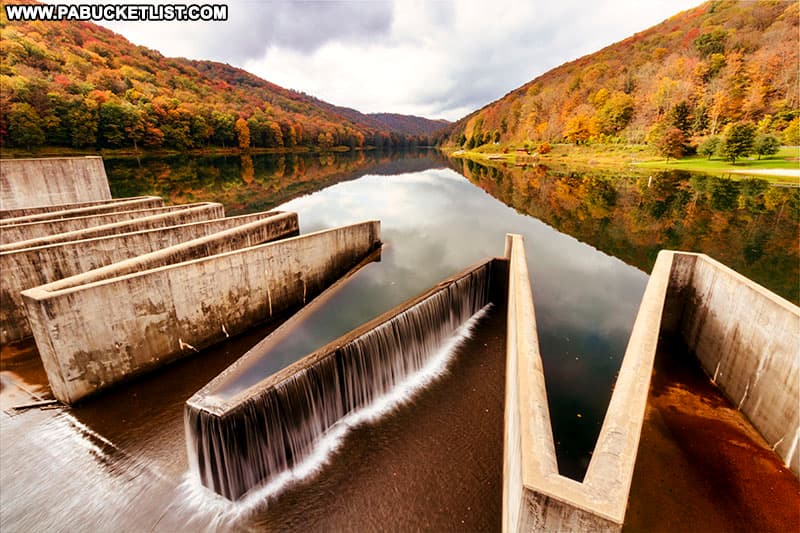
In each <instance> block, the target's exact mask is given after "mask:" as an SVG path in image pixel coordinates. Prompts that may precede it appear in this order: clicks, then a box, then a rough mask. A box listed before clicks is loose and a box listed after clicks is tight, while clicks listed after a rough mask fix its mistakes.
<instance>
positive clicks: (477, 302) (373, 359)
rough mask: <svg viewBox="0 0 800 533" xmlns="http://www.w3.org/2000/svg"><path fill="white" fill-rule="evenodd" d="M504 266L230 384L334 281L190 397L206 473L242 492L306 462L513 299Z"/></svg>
mask: <svg viewBox="0 0 800 533" xmlns="http://www.w3.org/2000/svg"><path fill="white" fill-rule="evenodd" d="M506 268H507V265H506V261H505V260H503V259H488V260H486V261H483V262H481V263H479V264H477V265H475V266H473V267H470V268H468V269H466V270H464V271H462V272H460V273H458V274H455V275H453V276H451V277H450V278H448V279H446V280H444V281H442V282H440V283H439V284H437V285H436V286H435V287H433V288H431V289H429V290H428V291H426V292H425V293H423V294H421V295H419V296H417V297H415V298H412V299H411V300H408V301H406V302H404V303H402V304H400V305H398V306H397V307H395V308H394V309H392V310H390V311H387V312H386V313H384V314H382V315H381V316H379V317H377V318H374V319H373V320H370V321H369V322H367V323H366V324H363V325H362V326H360V327H358V328H356V329H355V330H353V331H351V332H349V333H347V334H345V335H344V336H342V337H340V338H338V339H336V340H334V341H332V342H330V343H329V344H327V345H326V346H323V347H321V348H319V349H318V350H316V351H315V352H313V353H312V354H309V355H306V356H305V357H303V358H302V359H300V360H298V361H296V362H295V363H293V364H290V365H289V366H287V367H285V368H283V369H282V370H279V371H278V372H276V373H274V374H272V375H271V376H265V377H264V378H263V379H260V380H257V382H255V383H254V384H253V385H250V386H248V387H247V388H245V389H244V390H241V391H239V390H238V387H233V389H234V390H236V392H232V393H231V392H227V391H228V388H229V385H230V384H231V383H230V382H231V381H236V380H237V379H238V378H239V377H240V376H241V375H242V374H243V373H247V372H248V371H250V370H251V368H250V367H251V366H252V365H253V364H255V363H257V361H258V360H259V359H260V358H261V357H269V350H270V347H271V346H273V345H274V344H275V343H276V342H280V340H281V338H282V336H283V335H288V334H291V332H292V331H293V329H294V328H295V326H296V325H298V324H300V323H301V322H302V321H303V320H305V317H306V316H310V315H312V314H313V312H314V307H315V306H318V305H321V304H322V303H324V301H325V299H326V298H327V297H328V296H330V293H331V292H332V291H335V290H337V289H338V287H337V286H334V287H331V288H330V289H328V290H327V291H326V292H325V293H323V294H322V295H320V296H319V297H318V298H317V299H316V300H315V301H314V302H312V303H311V304H309V305H308V306H306V307H305V308H304V309H303V310H301V311H300V312H299V313H298V314H297V315H295V316H293V317H292V318H291V319H290V321H289V322H287V323H286V324H284V325H282V326H281V328H279V329H278V330H275V331H274V332H273V333H272V334H270V335H269V336H268V337H267V338H265V339H264V340H263V341H262V342H261V343H259V344H258V345H256V346H255V347H253V348H252V349H251V350H250V351H249V352H248V353H247V354H245V355H244V356H242V358H240V359H239V360H238V361H237V362H236V363H234V365H232V366H231V367H229V368H228V369H226V370H225V371H224V372H223V373H222V374H220V375H219V376H217V377H216V378H215V379H214V380H212V381H211V382H210V383H209V384H208V385H206V386H205V387H204V388H203V389H201V390H200V391H198V392H197V393H196V394H195V395H194V396H192V398H190V399H189V401H188V402H187V404H186V410H185V421H186V439H187V448H188V454H189V463H190V465H191V468H192V471H193V473H194V474H195V475H196V476H197V477H198V481H200V482H201V483H202V484H203V485H205V486H206V487H208V488H210V489H212V490H214V491H216V492H218V493H219V494H222V495H224V496H225V497H227V498H230V499H238V498H240V497H241V496H243V495H244V494H245V493H247V491H249V490H250V489H253V488H255V487H258V486H260V485H263V484H264V483H267V482H269V481H270V480H271V479H274V478H275V477H277V476H280V475H281V474H282V473H285V472H287V471H288V470H289V469H291V468H292V467H294V466H296V465H298V464H299V463H300V462H301V461H302V460H304V459H305V458H306V457H308V456H309V455H311V454H312V453H313V452H314V449H315V446H317V445H318V442H319V440H320V439H322V438H323V436H324V435H325V433H326V431H328V430H329V429H330V428H331V427H332V426H333V425H334V424H336V423H337V422H338V421H339V420H341V419H342V418H344V417H345V416H347V415H348V414H349V413H352V412H354V411H356V410H358V409H360V408H363V407H366V406H368V405H370V404H371V403H372V402H373V401H374V400H376V399H377V398H379V397H381V396H382V395H384V394H387V393H389V392H391V391H392V390H393V389H394V388H395V387H396V386H397V385H399V384H400V383H401V382H402V381H403V380H405V379H408V378H409V377H410V376H412V375H413V374H414V373H416V372H419V371H420V370H421V369H422V368H423V367H425V365H426V364H428V362H429V361H430V360H431V359H432V358H433V357H434V356H435V354H436V353H438V352H439V350H441V349H442V347H443V346H444V345H445V344H446V343H447V342H448V341H449V340H450V339H451V338H452V337H453V336H454V334H456V333H457V331H458V330H459V328H461V327H462V326H463V325H464V324H465V323H466V322H468V321H469V320H470V319H471V317H473V316H476V313H478V312H479V311H481V310H482V309H483V308H484V307H485V306H486V305H487V304H489V303H490V302H492V301H497V299H498V298H500V299H503V298H505V272H506ZM351 275H352V276H357V275H358V274H357V273H351ZM345 282H346V281H342V282H340V283H345ZM298 355H302V354H298Z"/></svg>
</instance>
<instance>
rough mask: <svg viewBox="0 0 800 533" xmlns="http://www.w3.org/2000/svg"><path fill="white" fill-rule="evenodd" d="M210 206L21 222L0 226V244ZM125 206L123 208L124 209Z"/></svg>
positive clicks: (159, 208) (133, 209) (187, 205)
mask: <svg viewBox="0 0 800 533" xmlns="http://www.w3.org/2000/svg"><path fill="white" fill-rule="evenodd" d="M204 205H212V204H211V203H210V202H201V203H196V204H184V205H174V206H167V207H154V208H146V209H139V208H137V207H133V208H132V209H131V210H121V211H115V212H108V213H100V214H94V215H88V216H79V217H74V218H58V219H50V220H36V221H34V222H23V223H19V224H7V225H3V226H0V244H10V243H15V242H21V241H29V240H32V239H38V238H41V237H48V236H50V235H55V234H57V233H68V232H70V231H80V230H82V229H87V228H93V227H97V226H104V225H106V224H113V223H116V222H123V221H126V220H135V219H137V218H144V217H148V216H153V215H161V214H163V213H171V212H173V211H180V210H183V209H188V208H192V207H200V206H204ZM124 207H125V206H123V208H124Z"/></svg>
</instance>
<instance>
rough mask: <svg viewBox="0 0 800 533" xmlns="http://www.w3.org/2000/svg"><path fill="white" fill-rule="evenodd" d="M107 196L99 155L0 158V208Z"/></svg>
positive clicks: (59, 202)
mask: <svg viewBox="0 0 800 533" xmlns="http://www.w3.org/2000/svg"><path fill="white" fill-rule="evenodd" d="M109 199H111V190H110V189H109V187H108V179H107V177H106V169H105V167H104V166H103V159H102V158H101V157H99V156H86V157H52V158H42V159H3V160H2V161H0V209H4V210H9V209H22V208H26V207H37V206H46V205H55V204H67V203H74V202H91V201H95V200H109Z"/></svg>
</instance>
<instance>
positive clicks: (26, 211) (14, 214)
mask: <svg viewBox="0 0 800 533" xmlns="http://www.w3.org/2000/svg"><path fill="white" fill-rule="evenodd" d="M142 198H158V197H157V196H131V197H128V198H122V199H110V200H95V201H93V202H73V203H68V204H53V205H40V206H38V207H23V208H20V209H0V220H2V221H5V220H7V219H9V218H25V217H30V216H38V215H47V214H48V213H55V212H57V211H74V210H79V209H88V208H92V207H97V208H100V209H102V208H103V207H104V206H107V205H113V204H116V203H119V202H125V201H128V200H139V199H142ZM159 205H163V200H162V203H161V204H159ZM98 212H100V213H102V211H98Z"/></svg>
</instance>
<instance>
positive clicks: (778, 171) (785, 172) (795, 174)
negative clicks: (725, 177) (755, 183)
mask: <svg viewBox="0 0 800 533" xmlns="http://www.w3.org/2000/svg"><path fill="white" fill-rule="evenodd" d="M728 172H730V173H731V174H748V175H750V174H756V175H758V176H782V177H786V178H797V179H800V168H772V169H763V168H759V169H753V170H743V169H736V170H733V169H731V170H729V171H728Z"/></svg>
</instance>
